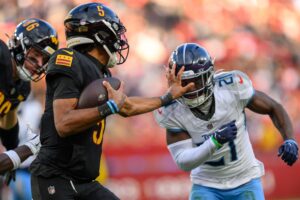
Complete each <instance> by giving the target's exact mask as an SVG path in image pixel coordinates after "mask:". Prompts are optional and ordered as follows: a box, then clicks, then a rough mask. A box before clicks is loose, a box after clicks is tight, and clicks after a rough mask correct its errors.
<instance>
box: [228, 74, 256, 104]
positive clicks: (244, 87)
mask: <svg viewBox="0 0 300 200" xmlns="http://www.w3.org/2000/svg"><path fill="white" fill-rule="evenodd" d="M233 78H234V79H235V80H234V86H235V87H236V90H235V92H236V95H237V97H238V99H239V100H240V103H241V105H242V106H243V107H246V106H247V104H248V102H249V101H250V100H251V99H252V97H253V95H254V93H255V90H254V88H253V86H252V82H251V80H250V78H249V77H248V76H247V75H246V74H245V73H243V72H241V71H238V70H236V71H234V77H233Z"/></svg>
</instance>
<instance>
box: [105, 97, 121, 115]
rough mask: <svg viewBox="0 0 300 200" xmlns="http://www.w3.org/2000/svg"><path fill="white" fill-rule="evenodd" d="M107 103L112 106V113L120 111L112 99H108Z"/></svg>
mask: <svg viewBox="0 0 300 200" xmlns="http://www.w3.org/2000/svg"><path fill="white" fill-rule="evenodd" d="M108 103H110V104H111V106H112V107H113V109H114V113H118V112H120V110H119V108H118V105H117V104H116V102H115V101H114V100H112V99H110V100H108Z"/></svg>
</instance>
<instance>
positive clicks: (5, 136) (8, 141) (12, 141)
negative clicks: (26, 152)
mask: <svg viewBox="0 0 300 200" xmlns="http://www.w3.org/2000/svg"><path fill="white" fill-rule="evenodd" d="M0 137H1V141H2V144H3V145H4V146H5V148H6V149H7V150H9V149H14V148H16V147H17V146H18V144H19V123H17V124H16V125H15V126H14V127H13V128H11V129H8V130H6V129H2V128H0Z"/></svg>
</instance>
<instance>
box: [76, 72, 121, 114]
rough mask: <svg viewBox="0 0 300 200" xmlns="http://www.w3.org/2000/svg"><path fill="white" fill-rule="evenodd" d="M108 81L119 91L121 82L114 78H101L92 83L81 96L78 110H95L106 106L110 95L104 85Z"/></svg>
mask: <svg viewBox="0 0 300 200" xmlns="http://www.w3.org/2000/svg"><path fill="white" fill-rule="evenodd" d="M104 80H105V81H107V82H109V83H110V85H111V86H112V87H113V88H114V89H115V90H117V89H119V88H120V85H121V82H120V80H119V79H116V78H113V77H107V78H101V79H97V80H95V81H93V82H91V83H90V84H89V85H88V86H87V87H86V88H84V90H83V91H82V93H81V94H80V97H79V101H78V104H77V108H93V107H96V106H100V105H102V104H104V103H105V102H106V101H107V100H108V93H107V90H106V88H105V87H104V85H103V81H104Z"/></svg>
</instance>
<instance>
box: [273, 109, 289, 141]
mask: <svg viewBox="0 0 300 200" xmlns="http://www.w3.org/2000/svg"><path fill="white" fill-rule="evenodd" d="M269 116H270V118H271V119H272V122H273V124H274V125H275V127H276V128H277V129H278V130H279V132H280V134H281V135H282V138H283V139H284V140H287V139H294V130H293V125H292V122H291V119H290V117H289V116H288V114H287V112H286V111H285V109H284V108H283V106H282V105H281V104H277V105H276V106H274V108H273V109H272V112H271V113H270V114H269Z"/></svg>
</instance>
